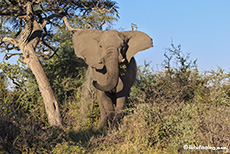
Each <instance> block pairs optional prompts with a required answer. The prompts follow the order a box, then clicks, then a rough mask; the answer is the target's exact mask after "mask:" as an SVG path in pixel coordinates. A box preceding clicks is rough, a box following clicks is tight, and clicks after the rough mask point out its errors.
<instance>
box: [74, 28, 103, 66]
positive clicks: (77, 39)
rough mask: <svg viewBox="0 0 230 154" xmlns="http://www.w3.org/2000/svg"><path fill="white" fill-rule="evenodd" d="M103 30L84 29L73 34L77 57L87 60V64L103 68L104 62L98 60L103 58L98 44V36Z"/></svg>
mask: <svg viewBox="0 0 230 154" xmlns="http://www.w3.org/2000/svg"><path fill="white" fill-rule="evenodd" d="M100 34H101V32H100V31H97V30H84V31H82V32H75V33H74V35H73V46H74V51H75V54H76V56H77V57H80V58H82V59H83V60H85V62H86V64H88V65H90V66H92V67H95V68H97V69H102V67H103V66H102V64H99V63H98V62H99V61H100V60H101V52H100V47H99V44H98V38H99V37H100Z"/></svg>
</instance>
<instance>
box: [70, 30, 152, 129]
mask: <svg viewBox="0 0 230 154" xmlns="http://www.w3.org/2000/svg"><path fill="white" fill-rule="evenodd" d="M73 44H74V51H75V54H76V56H77V57H80V58H82V59H83V60H84V61H85V62H86V63H87V64H88V70H87V72H88V73H87V74H88V75H89V77H90V78H91V81H92V82H91V83H92V84H93V86H94V87H95V88H96V94H97V99H98V102H99V107H100V114H101V116H100V126H99V127H100V128H104V127H106V126H108V123H109V122H111V123H113V120H114V119H115V118H116V116H117V113H118V112H119V111H121V110H123V109H125V107H126V102H127V97H128V96H129V93H130V88H131V86H132V85H133V83H134V81H135V78H136V73H137V65H136V61H135V59H134V57H133V56H134V55H135V54H136V53H137V52H139V51H142V50H145V49H148V48H150V47H152V46H153V45H152V39H151V38H150V37H149V36H148V35H147V34H145V33H143V32H140V31H122V32H118V31H115V30H109V31H105V32H102V31H99V30H89V29H88V30H80V31H75V33H74V35H73Z"/></svg>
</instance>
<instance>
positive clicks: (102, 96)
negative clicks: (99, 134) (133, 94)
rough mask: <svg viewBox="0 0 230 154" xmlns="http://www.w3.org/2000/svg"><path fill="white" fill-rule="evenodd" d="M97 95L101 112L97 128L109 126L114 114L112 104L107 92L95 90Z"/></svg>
mask: <svg viewBox="0 0 230 154" xmlns="http://www.w3.org/2000/svg"><path fill="white" fill-rule="evenodd" d="M97 97H98V98H97V99H98V102H99V107H100V112H101V116H100V124H99V128H105V127H108V126H109V123H113V119H114V115H115V110H114V106H113V103H112V99H111V97H110V96H109V94H106V93H105V92H103V91H100V90H97Z"/></svg>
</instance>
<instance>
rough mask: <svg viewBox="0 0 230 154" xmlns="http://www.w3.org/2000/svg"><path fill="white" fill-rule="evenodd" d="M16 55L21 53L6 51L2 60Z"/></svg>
mask: <svg viewBox="0 0 230 154" xmlns="http://www.w3.org/2000/svg"><path fill="white" fill-rule="evenodd" d="M16 55H22V53H6V54H5V56H4V58H3V60H8V59H10V58H11V57H12V56H16Z"/></svg>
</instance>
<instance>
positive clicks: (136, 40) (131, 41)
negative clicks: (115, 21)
mask: <svg viewBox="0 0 230 154" xmlns="http://www.w3.org/2000/svg"><path fill="white" fill-rule="evenodd" d="M121 33H123V34H124V35H125V36H126V38H127V42H128V50H127V51H126V59H127V60H128V62H130V60H131V58H132V57H133V56H134V55H135V54H136V53H137V52H139V51H142V50H146V49H148V48H151V47H153V42H152V39H151V38H150V37H149V36H148V35H147V34H145V33H143V32H140V31H123V32H121Z"/></svg>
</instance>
